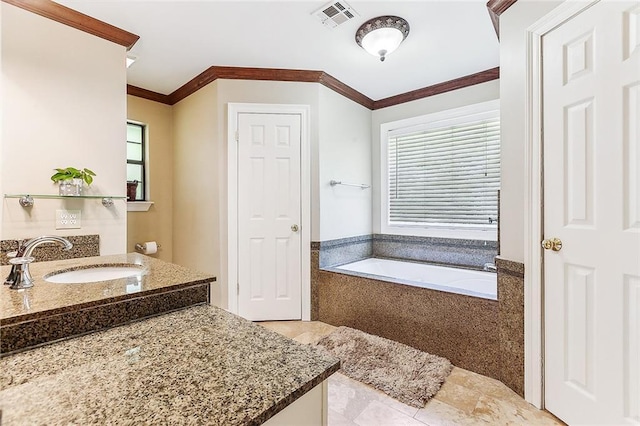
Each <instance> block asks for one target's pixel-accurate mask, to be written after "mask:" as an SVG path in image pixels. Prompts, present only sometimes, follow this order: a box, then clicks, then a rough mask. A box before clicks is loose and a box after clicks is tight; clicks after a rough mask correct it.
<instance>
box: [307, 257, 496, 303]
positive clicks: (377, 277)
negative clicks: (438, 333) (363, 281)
mask: <svg viewBox="0 0 640 426" xmlns="http://www.w3.org/2000/svg"><path fill="white" fill-rule="evenodd" d="M368 259H380V260H390V261H396V262H404V263H416V264H423V265H429V266H437V267H439V268H448V269H459V270H466V271H473V272H483V271H479V270H477V269H472V268H463V267H460V268H456V267H455V266H451V265H442V264H437V263H427V262H416V261H411V260H407V261H404V260H400V259H387V258H378V257H370V258H368ZM362 260H367V259H359V260H354V261H351V262H347V263H344V264H341V265H333V266H330V267H324V268H320V270H322V271H328V272H335V273H338V274H343V275H351V276H354V277H361V278H368V279H373V280H377V281H383V282H389V283H394V284H402V285H406V286H410V287H418V288H425V289H428V290H436V291H442V292H445V293H453V294H461V295H463V296H471V297H478V298H481V299H487V300H494V301H497V300H498V294H497V283H496V291H495V293H483V292H477V291H473V290H469V289H463V288H456V287H450V286H445V285H439V284H432V283H425V282H419V281H412V280H407V279H402V278H396V277H389V276H385V275H376V274H369V273H366V272H359V271H351V270H348V269H341V267H342V266H344V265H349V264H351V263H356V262H359V261H362Z"/></svg>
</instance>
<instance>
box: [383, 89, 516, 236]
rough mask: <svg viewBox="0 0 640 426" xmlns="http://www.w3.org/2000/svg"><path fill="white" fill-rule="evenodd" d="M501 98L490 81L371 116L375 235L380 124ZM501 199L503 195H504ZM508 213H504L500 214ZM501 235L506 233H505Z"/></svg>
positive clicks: (389, 108) (390, 108)
mask: <svg viewBox="0 0 640 426" xmlns="http://www.w3.org/2000/svg"><path fill="white" fill-rule="evenodd" d="M499 98H500V83H499V81H498V80H493V81H489V82H486V83H482V84H476V85H474V86H470V87H465V88H463V89H458V90H454V91H451V92H446V93H442V94H440V95H435V96H430V97H428V98H423V99H418V100H416V101H412V102H406V103H404V104H400V105H395V106H391V107H387V108H383V109H379V110H375V111H373V113H372V127H371V134H372V136H373V138H372V139H371V155H372V164H373V167H372V174H371V179H372V183H373V200H372V201H373V204H372V205H373V208H372V212H373V232H374V233H380V232H381V230H380V199H381V190H382V188H381V185H380V179H381V176H380V125H381V124H383V123H388V122H391V121H396V120H402V119H404V118H411V117H417V116H420V115H426V114H431V113H434V112H438V111H444V110H448V109H453V108H459V107H463V106H465V105H471V104H475V103H480V102H486V101H490V100H494V99H499ZM501 196H502V193H501ZM501 214H502V215H504V214H505V212H504V211H502V212H501ZM501 234H504V232H502V233H501ZM501 238H502V236H501Z"/></svg>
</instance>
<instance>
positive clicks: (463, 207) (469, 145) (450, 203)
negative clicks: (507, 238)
mask: <svg viewBox="0 0 640 426" xmlns="http://www.w3.org/2000/svg"><path fill="white" fill-rule="evenodd" d="M457 121H458V122H457V123H456V124H455V125H448V126H446V127H438V128H428V129H426V130H425V129H423V130H420V131H415V128H414V130H413V131H412V132H411V133H402V130H396V131H394V132H392V133H390V134H389V139H388V160H389V164H388V173H389V175H388V182H389V187H388V191H389V206H388V207H389V209H388V211H389V224H390V225H411V224H413V225H416V224H419V225H427V224H440V225H447V224H448V225H453V226H466V225H485V226H486V225H490V224H491V223H492V222H493V223H495V222H494V221H495V219H496V218H497V214H498V189H499V188H500V118H499V113H498V111H495V112H492V113H491V114H489V116H487V115H486V114H483V116H482V118H481V119H478V117H477V116H475V117H470V119H468V120H467V121H465V120H462V121H463V122H460V121H459V120H457Z"/></svg>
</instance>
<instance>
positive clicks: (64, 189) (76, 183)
mask: <svg viewBox="0 0 640 426" xmlns="http://www.w3.org/2000/svg"><path fill="white" fill-rule="evenodd" d="M83 183H84V181H83V180H82V179H65V180H61V181H60V187H59V188H60V195H64V196H71V197H78V196H80V195H82V185H83Z"/></svg>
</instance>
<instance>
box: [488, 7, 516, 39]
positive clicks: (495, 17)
mask: <svg viewBox="0 0 640 426" xmlns="http://www.w3.org/2000/svg"><path fill="white" fill-rule="evenodd" d="M516 1H517V0H489V1H488V2H487V11H488V12H489V17H491V23H492V24H493V28H494V29H495V30H496V35H497V36H498V40H500V15H502V12H504V11H505V10H507V9H509V8H510V7H511V6H513V4H514V3H515V2H516Z"/></svg>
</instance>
